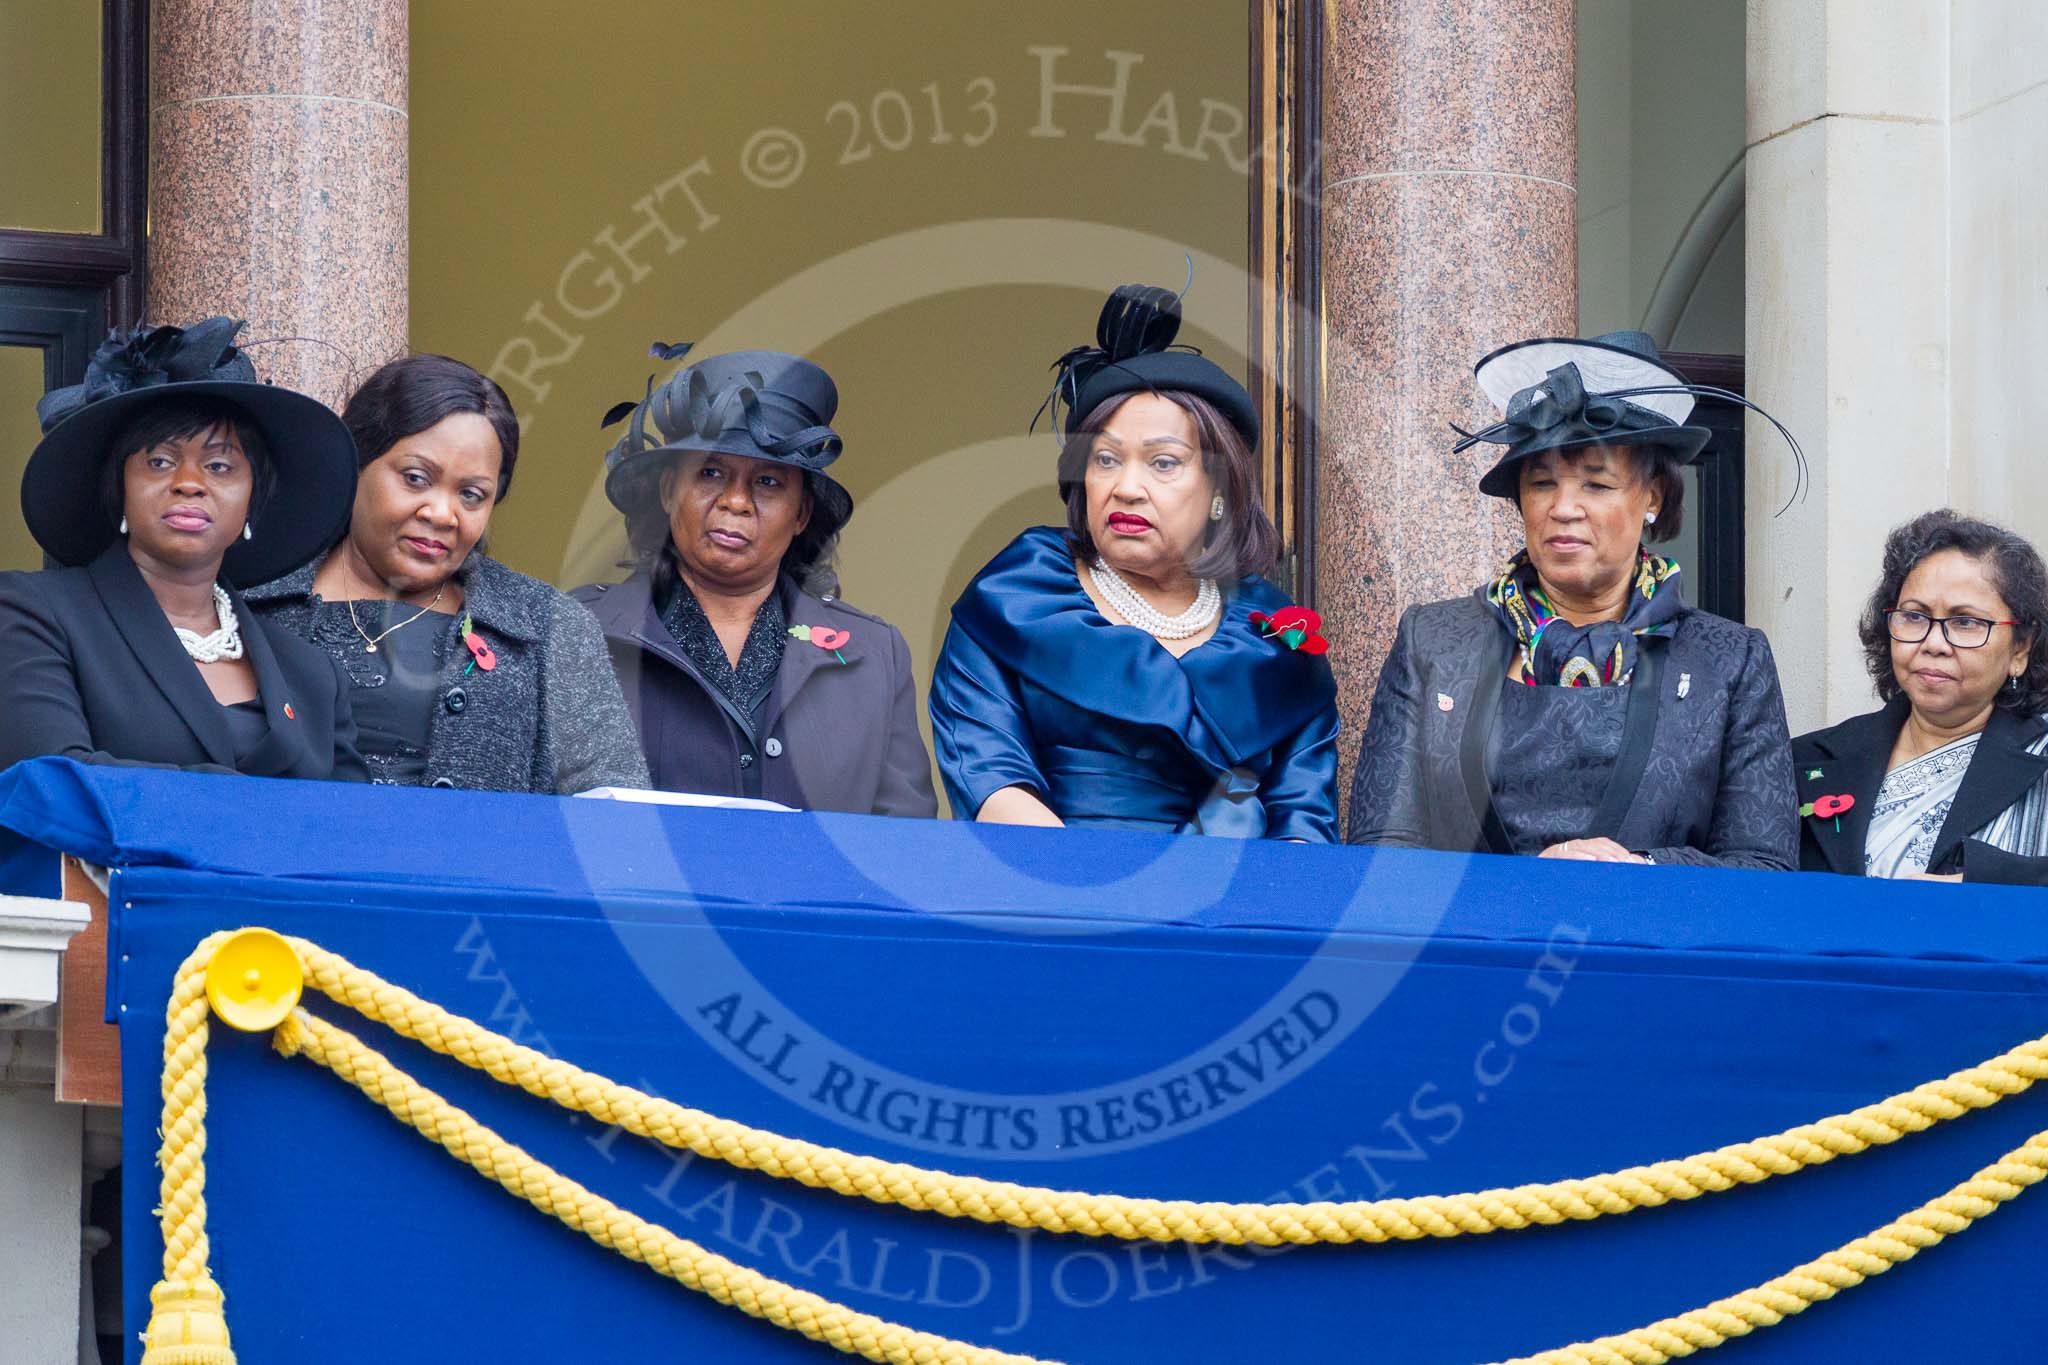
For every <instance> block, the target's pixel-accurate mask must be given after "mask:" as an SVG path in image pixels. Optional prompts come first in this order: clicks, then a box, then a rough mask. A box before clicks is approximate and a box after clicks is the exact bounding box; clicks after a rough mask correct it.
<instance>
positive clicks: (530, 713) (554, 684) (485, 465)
mask: <svg viewBox="0 0 2048 1365" xmlns="http://www.w3.org/2000/svg"><path fill="white" fill-rule="evenodd" d="M342 417H343V420H344V421H345V422H346V423H347V424H348V427H349V430H350V432H351V434H352V435H353V436H354V437H355V442H356V446H357V453H358V458H359V459H360V461H361V463H362V468H361V472H360V474H359V476H358V478H357V482H356V497H355V506H354V510H353V512H352V514H351V516H350V520H349V526H348V530H347V532H346V533H345V534H344V535H343V536H342V539H341V541H340V543H338V544H337V545H335V546H334V548H333V549H332V550H330V551H328V552H327V553H326V554H325V555H324V556H322V557H321V558H319V559H317V560H315V561H313V562H312V563H310V564H308V565H306V566H305V567H304V568H301V569H299V570H298V571H297V572H295V573H292V574H289V575H287V576H285V577H283V578H280V579H277V580H275V581H274V582H271V583H267V584H264V585H263V586H261V587H257V588H251V589H250V590H249V591H248V592H247V593H246V594H245V596H246V598H247V599H248V602H249V605H250V606H251V607H252V608H254V609H255V610H256V611H257V612H258V613H259V614H261V615H262V616H263V617H265V618H266V619H267V620H270V621H272V622H275V623H277V624H279V625H282V626H284V627H286V628H287V629H290V630H292V631H293V632H295V633H297V634H298V635H301V636H303V637H304V638H305V639H307V640H310V641H311V642H312V643H313V644H315V645H317V646H319V647H320V648H322V649H324V650H325V651H326V652H327V653H328V654H329V655H331V656H332V657H333V658H334V659H335V660H336V661H337V662H338V663H339V664H340V665H341V667H342V670H343V671H344V672H345V673H347V674H348V677H349V681H350V682H351V684H353V686H352V687H351V689H350V693H351V702H352V705H353V707H354V710H355V714H356V717H357V721H356V723H357V727H358V730H359V731H360V740H359V746H360V748H361V750H362V754H363V759H364V761H365V762H366V763H367V764H368V766H369V769H370V775H371V778H372V780H373V781H377V782H383V783H387V784H395V785H404V786H428V787H465V788H472V789H476V790H485V791H512V792H541V793H547V794H559V795H569V794H572V793H575V792H579V791H588V790H590V789H592V788H595V787H645V786H646V785H647V765H646V763H645V762H644V761H643V760H642V758H641V756H640V746H639V743H638V741H637V740H636V738H635V737H634V734H633V724H632V720H631V718H630V717H629V716H628V715H627V714H626V703H625V699H624V698H623V697H622V696H621V695H620V694H619V685H618V682H617V680H616V679H615V678H614V677H613V675H612V669H611V660H610V657H609V656H608V655H607V654H606V652H605V647H604V636H603V635H602V634H601V633H600V632H599V630H598V627H597V622H596V621H594V620H592V619H591V616H590V613H589V612H588V611H585V610H584V609H583V608H582V607H580V606H578V605H577V604H576V603H575V602H573V601H571V600H570V599H569V598H568V597H567V596H565V595H564V594H563V593H561V592H558V591H557V590H556V589H554V588H552V587H550V586H549V585H547V584H546V583H542V582H540V581H539V580H538V579H533V578H528V577H527V576H526V575H524V574H520V573H514V572H513V571H512V570H510V569H508V568H506V567H505V566H504V565H502V564H500V563H498V562H497V561H496V560H493V559H491V558H489V557H488V556H486V555H485V554H484V553H483V552H482V550H480V549H479V548H478V544H479V542H480V541H481V539H482V537H483V534H484V529H485V527H486V526H488V525H489V523H490V518H491V511H492V509H493V508H495V507H496V506H497V504H498V503H499V501H500V500H502V499H503V498H504V496H505V494H506V492H507V491H508V490H509V489H510V488H511V485H512V468H513V465H514V463H515V462H516V461H517V460H518V457H519V423H518V421H517V419H516V418H515V417H514V416H513V413H512V405H511V403H510V401H509V400H508V399H507V398H506V397H505V392H504V390H503V389H501V388H499V387H498V385H497V384H495V383H493V382H492V381H491V380H490V379H488V378H486V377H485V376H483V375H481V374H479V373H477V372H476V371H475V370H473V369H471V368H470V367H469V366H467V365H464V364H462V363H461V362H460V361H456V360H450V359H448V358H447V357H446V356H435V355H416V356H409V357H406V358H405V359H402V360H395V361H393V362H391V363H390V364H388V365H386V366H384V367H383V368H382V369H380V370H378V371H377V373H375V374H374V375H372V376H370V378H369V379H368V380H367V381H366V382H365V383H364V384H363V386H362V387H361V388H360V389H358V390H357V391H356V393H355V396H354V397H352V398H350V399H349V402H348V406H347V408H346V409H345V410H344V412H343V414H342Z"/></svg>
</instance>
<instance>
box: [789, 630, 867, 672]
mask: <svg viewBox="0 0 2048 1365" xmlns="http://www.w3.org/2000/svg"><path fill="white" fill-rule="evenodd" d="M789 633H790V635H791V636H792V637H793V638H795V639H798V640H805V641H808V642H809V643H811V644H814V645H816V646H817V647H818V648H819V649H823V650H827V651H829V652H830V653H831V655H832V657H833V658H835V659H837V660H839V662H840V663H842V664H843V663H845V662H846V656H845V655H844V654H841V653H840V652H839V651H840V649H841V648H843V647H844V646H845V644H846V642H847V641H848V640H851V639H852V638H853V632H852V631H850V630H834V629H832V628H831V627H830V626H791V627H790V628H789Z"/></svg>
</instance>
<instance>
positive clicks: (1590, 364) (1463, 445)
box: [1451, 332, 1806, 499]
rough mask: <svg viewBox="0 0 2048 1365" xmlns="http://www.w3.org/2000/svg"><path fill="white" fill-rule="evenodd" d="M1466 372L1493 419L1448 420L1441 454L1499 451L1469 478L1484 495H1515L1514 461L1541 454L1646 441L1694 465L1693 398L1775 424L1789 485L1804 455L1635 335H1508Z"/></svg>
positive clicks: (1702, 437) (1729, 395) (1733, 398)
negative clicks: (1448, 436) (1510, 340)
mask: <svg viewBox="0 0 2048 1365" xmlns="http://www.w3.org/2000/svg"><path fill="white" fill-rule="evenodd" d="M1473 373H1474V374H1475V375H1476V376H1477V378H1478V380H1479V387H1480V388H1481V389H1483V390H1485V392H1486V396H1487V397H1488V398H1490V399H1492V400H1493V403H1494V406H1495V407H1497V408H1499V409H1500V412H1501V420H1500V421H1498V422H1496V423H1494V424H1493V425H1492V426H1490V427H1487V428H1485V429H1484V430H1481V431H1476V432H1474V431H1466V430H1465V429H1464V428H1463V427H1460V426H1457V425H1456V424H1455V423H1454V424H1453V425H1452V427H1451V429H1452V430H1453V431H1455V432H1457V433H1458V435H1459V436H1460V437H1461V438H1463V439H1461V440H1460V441H1459V442H1458V443H1457V444H1456V445H1454V446H1452V447H1451V450H1452V453H1453V454H1458V453H1462V452H1464V451H1466V450H1468V449H1470V448H1471V447H1472V446H1474V445H1477V444H1479V443H1481V442H1485V443H1487V444H1490V445H1500V446H1505V447H1507V449H1506V450H1504V451H1502V452H1501V456H1500V458H1499V459H1498V460H1496V461H1495V462H1494V465H1493V468H1491V469H1489V470H1488V471H1487V472H1486V475H1485V476H1484V477H1483V478H1481V479H1480V480H1479V491H1480V492H1482V493H1485V494H1488V495H1490V496H1492V497H1496V498H1508V499H1514V498H1517V497H1518V496H1519V495H1520V492H1521V478H1522V465H1523V464H1524V463H1525V462H1526V461H1528V460H1529V459H1531V458H1533V457H1535V456H1538V455H1542V454H1545V453H1546V452H1550V451H1565V450H1577V449H1581V448H1583V447H1587V446H1655V447H1658V448H1661V449H1662V450H1664V451H1665V452H1666V453H1667V454H1668V455H1669V456H1670V457H1671V459H1672V460H1673V461H1674V462H1676V463H1678V464H1682V465H1683V464H1694V463H1697V462H1698V460H1699V459H1700V457H1701V454H1702V452H1703V451H1705V449H1706V446H1707V442H1708V441H1710V440H1711V439H1713V434H1714V433H1713V432H1712V430H1711V429H1709V428H1707V427H1704V426H1699V425H1697V424H1694V423H1692V422H1691V421H1690V419H1691V417H1692V410H1693V404H1694V401H1695V400H1696V399H1700V398H1713V399H1717V400H1719V401H1721V402H1725V403H1733V404H1736V405H1737V406H1740V407H1744V408H1747V409H1749V410H1750V411H1751V412H1754V413H1756V414H1758V415H1759V416H1761V417H1762V418H1763V419H1764V420H1765V421H1767V422H1769V423H1770V424H1771V425H1772V426H1774V427H1776V428H1777V429H1778V434H1779V435H1781V436H1783V437H1784V438H1785V443H1786V444H1787V445H1788V446H1790V447H1791V449H1792V458H1793V459H1794V461H1796V462H1797V466H1798V475H1799V477H1798V480H1797V481H1795V484H1794V487H1795V490H1796V489H1797V488H1799V487H1800V486H1801V485H1802V484H1803V481H1804V479H1805V474H1806V457H1805V455H1804V454H1803V453H1802V452H1801V451H1800V449H1799V442H1797V441H1796V440H1794V439H1793V438H1792V433H1791V432H1790V431H1788V430H1786V428H1785V424H1784V423H1782V422H1780V421H1779V420H1778V419H1777V418H1775V417H1773V416H1771V415H1770V414H1769V413H1768V412H1765V411H1764V410H1763V409H1762V408H1760V407H1758V406H1757V405H1756V404H1754V403H1752V402H1750V401H1749V400H1748V399H1747V398H1744V397H1743V396H1742V395H1741V394H1739V393H1733V392H1730V391H1729V390H1727V389H1722V388H1716V387H1714V386H1713V385H1711V384H1694V383H1691V382H1689V381H1688V380H1687V379H1686V378H1685V376H1683V375H1681V374H1680V373H1678V371H1676V370H1674V369H1672V368H1671V367H1670V366H1669V365H1667V364H1665V363H1664V357H1663V356H1662V355H1661V354H1659V352H1658V350H1657V343H1656V342H1655V341H1653V340H1651V338H1650V337H1649V336H1648V334H1646V333H1643V332H1608V333H1606V334H1605V335H1604V336H1597V337H1593V338H1592V339H1590V340H1583V339H1581V338H1578V337H1535V338H1532V339H1531V340H1528V341H1517V342H1515V343H1514V344H1512V345H1509V346H1503V347H1501V348H1500V349H1499V350H1496V351H1491V352H1489V353H1488V354H1487V355H1485V356H1483V357H1482V358H1481V359H1480V361H1479V363H1478V365H1476V366H1474V367H1473Z"/></svg>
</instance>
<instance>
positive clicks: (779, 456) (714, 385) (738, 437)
mask: <svg viewBox="0 0 2048 1365" xmlns="http://www.w3.org/2000/svg"><path fill="white" fill-rule="evenodd" d="M689 350H690V347H689V345H688V344H687V343H681V344H676V345H667V344H664V343H660V342H657V343H656V344H655V345H654V346H653V347H652V348H651V350H650V352H649V354H651V355H652V356H653V357H654V358H655V359H657V360H680V359H682V358H683V357H684V356H685V355H686V354H688V353H689ZM838 410H839V388H838V386H837V385H835V384H834V383H833V382H832V376H831V375H829V374H827V373H825V371H824V370H823V369H822V368H821V367H819V366H818V365H815V364H813V363H812V362H811V361H808V360H805V359H803V358H802V357H801V356H794V355H788V354H785V353H783V352H781V351H734V352H732V353H730V354H727V355H714V356H707V357H705V358H704V359H702V360H699V361H697V362H695V363H694V364H690V365H686V366H684V367H683V368H682V369H680V370H678V371H676V372H675V373H674V374H672V375H670V376H669V377H668V378H667V379H666V380H664V381H663V382H661V383H659V384H656V383H655V382H654V381H653V380H652V379H651V378H650V379H649V380H648V381H647V396H646V397H645V398H643V399H641V400H639V401H638V402H628V403H619V404H617V405H615V406H614V407H613V408H612V409H611V411H609V412H607V413H606V414H605V416H604V423H603V425H605V426H607V427H609V426H612V425H614V424H616V423H618V422H626V423H627V424H628V425H627V427H626V432H625V434H624V435H623V436H621V437H620V438H619V439H618V441H617V442H616V443H614V444H613V446H612V448H611V449H610V450H608V451H606V452H605V457H604V463H605V484H604V488H605V496H606V497H607V498H609V499H610V500H611V504H612V506H614V507H616V508H618V509H619V510H620V511H622V512H631V511H632V510H633V509H634V507H635V506H637V505H639V504H640V503H642V502H644V501H645V500H646V498H647V497H648V496H649V495H650V488H651V481H652V480H653V479H654V478H657V477H658V476H659V475H660V474H661V473H662V472H663V471H665V470H667V469H668V468H669V467H670V466H671V465H673V464H674V463H675V461H676V458H677V456H679V455H682V454H685V453H689V452H697V453H704V454H709V453H722V454H727V455H738V456H742V457H744V458H746V459H750V460H771V461H773V462H774V463H776V464H786V465H790V466H792V467H793V468H796V469H800V470H802V471H803V474H804V480H805V482H806V483H807V484H808V485H809V487H810V490H811V501H812V508H811V515H812V518H813V521H814V523H815V524H821V525H823V526H824V527H825V528H826V529H825V534H828V535H829V534H835V533H836V532H837V531H838V530H839V528H840V527H842V526H844V525H845V524H846V521H847V519H848V518H849V517H851V516H852V515H853V495H852V494H850V493H848V492H847V491H846V489H845V487H844V486H842V485H841V484H840V483H839V482H838V481H837V480H836V479H834V478H833V477H832V476H831V475H829V474H827V473H826V472H825V467H826V466H827V465H829V464H831V463H832V462H833V461H834V460H836V459H838V458H839V453H840V451H841V449H842V448H843V447H844V444H845V443H844V442H843V441H841V440H840V437H839V433H838V432H836V431H834V430H833V429H832V426H831V422H832V417H833V414H834V413H836V412H837V411H838Z"/></svg>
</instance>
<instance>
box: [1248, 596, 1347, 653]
mask: <svg viewBox="0 0 2048 1365" xmlns="http://www.w3.org/2000/svg"><path fill="white" fill-rule="evenodd" d="M1251 622H1252V625H1253V626H1254V627H1255V628H1256V629H1257V630H1258V632H1259V636H1260V638H1262V639H1266V640H1278V641H1279V642H1280V643H1281V644H1283V645H1286V646H1287V647H1288V648H1289V649H1298V650H1300V651H1301V652H1302V653H1304V654H1325V653H1328V652H1329V648H1330V642H1329V641H1328V640H1325V639H1324V638H1323V637H1322V635H1321V634H1319V632H1320V631H1321V630H1322V628H1323V618H1322V617H1321V616H1319V615H1317V614H1316V613H1315V612H1312V611H1310V610H1309V609H1308V608H1307V607H1282V608H1280V610H1278V611H1276V612H1274V613H1273V614H1272V615H1271V616H1268V615H1267V614H1266V613H1265V612H1263V611H1255V612H1253V613H1252V615H1251Z"/></svg>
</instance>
